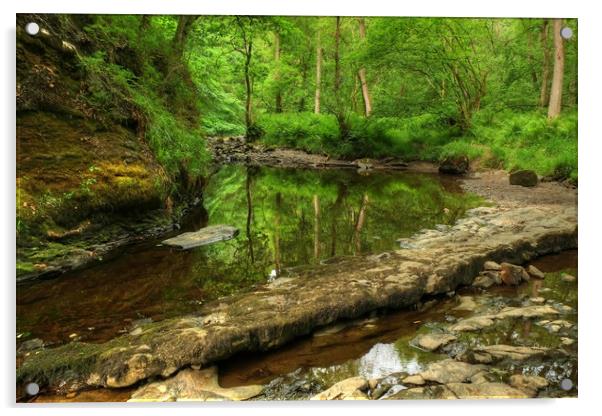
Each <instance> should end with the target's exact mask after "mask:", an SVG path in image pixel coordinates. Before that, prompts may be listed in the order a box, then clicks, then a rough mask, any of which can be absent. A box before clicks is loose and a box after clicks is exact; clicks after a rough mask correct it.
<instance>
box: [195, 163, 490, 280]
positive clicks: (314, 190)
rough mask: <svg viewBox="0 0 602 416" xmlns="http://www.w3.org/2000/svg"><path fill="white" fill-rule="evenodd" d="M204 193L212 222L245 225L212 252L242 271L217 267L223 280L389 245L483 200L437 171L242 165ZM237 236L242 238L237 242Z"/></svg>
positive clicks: (267, 273)
mask: <svg viewBox="0 0 602 416" xmlns="http://www.w3.org/2000/svg"><path fill="white" fill-rule="evenodd" d="M204 200H205V207H206V209H207V212H208V213H209V224H229V225H233V226H236V227H238V228H239V229H241V230H245V231H244V234H243V235H242V236H241V237H242V238H240V237H239V238H238V239H235V240H233V241H231V242H228V243H220V244H217V245H216V247H219V250H218V249H216V250H214V254H215V256H216V257H215V258H212V259H210V260H207V261H211V262H215V263H221V264H222V266H221V269H223V270H229V271H230V273H235V274H236V275H229V276H224V274H223V273H219V274H220V276H222V279H225V280H224V281H222V282H220V283H219V284H220V285H221V286H224V287H225V286H226V282H230V283H232V284H233V287H238V286H240V285H239V284H238V283H235V282H234V281H236V282H238V281H240V282H242V281H245V282H247V283H249V282H261V281H265V279H267V277H268V276H270V275H272V276H276V275H279V274H280V271H281V270H282V269H286V268H289V267H294V266H302V265H308V264H313V263H316V262H319V261H321V260H323V259H326V258H329V257H334V256H345V255H355V254H366V253H372V252H380V251H386V250H391V249H394V248H396V243H395V240H397V239H398V238H401V237H407V236H409V235H411V234H413V233H415V232H417V231H418V230H420V229H421V228H432V227H433V226H434V225H435V224H438V223H443V224H446V223H449V221H450V216H449V214H446V212H453V213H456V212H464V210H465V209H467V208H469V207H473V206H476V205H477V204H478V202H479V200H478V199H476V198H475V197H473V196H470V195H466V194H461V193H450V192H448V191H446V189H445V188H444V186H443V185H442V184H441V183H440V182H439V180H438V178H437V177H436V176H427V175H418V174H408V173H382V172H379V173H374V174H371V175H368V176H360V175H357V174H356V173H355V172H351V171H343V170H329V171H317V170H295V169H286V170H285V169H273V168H245V167H242V166H236V165H230V166H225V167H223V168H222V169H221V170H220V171H219V172H217V173H216V174H215V175H214V176H213V177H212V178H211V180H210V182H209V184H208V186H207V189H206V192H205V196H204ZM445 208H447V210H445ZM238 241H244V244H239V247H238V248H237V249H236V250H234V248H233V247H231V246H233V245H236V244H238V243H237V242H238ZM245 256H246V258H244V257H245ZM216 266H217V264H216ZM243 268H246V269H243ZM211 284H214V285H218V284H217V283H211Z"/></svg>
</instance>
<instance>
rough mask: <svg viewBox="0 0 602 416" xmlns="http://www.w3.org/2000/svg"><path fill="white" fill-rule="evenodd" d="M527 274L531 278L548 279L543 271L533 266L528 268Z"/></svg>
mask: <svg viewBox="0 0 602 416" xmlns="http://www.w3.org/2000/svg"><path fill="white" fill-rule="evenodd" d="M527 273H529V275H530V276H531V277H535V278H536V279H545V277H546V275H545V274H544V273H543V272H542V271H541V270H539V269H538V268H537V267H535V266H533V265H530V266H529V267H528V268H527Z"/></svg>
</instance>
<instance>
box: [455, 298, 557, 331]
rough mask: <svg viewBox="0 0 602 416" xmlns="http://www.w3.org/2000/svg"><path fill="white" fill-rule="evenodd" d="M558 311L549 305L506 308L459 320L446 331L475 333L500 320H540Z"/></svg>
mask: <svg viewBox="0 0 602 416" xmlns="http://www.w3.org/2000/svg"><path fill="white" fill-rule="evenodd" d="M558 314H560V311H559V310H557V309H556V308H554V307H552V306H550V305H532V306H523V307H508V308H504V309H502V310H501V311H500V312H498V313H494V314H485V315H477V316H473V317H471V318H466V319H461V320H460V321H458V322H457V323H455V324H453V325H450V326H449V327H448V328H447V329H448V330H450V331H457V332H463V331H477V330H480V329H483V328H487V327H489V326H491V325H493V324H494V323H495V321H498V320H502V319H510V318H512V319H516V318H540V317H542V316H548V315H558Z"/></svg>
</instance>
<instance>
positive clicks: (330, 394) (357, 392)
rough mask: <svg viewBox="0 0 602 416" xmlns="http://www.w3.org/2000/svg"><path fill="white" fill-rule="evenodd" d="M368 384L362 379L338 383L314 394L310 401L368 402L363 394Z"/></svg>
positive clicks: (353, 378)
mask: <svg viewBox="0 0 602 416" xmlns="http://www.w3.org/2000/svg"><path fill="white" fill-rule="evenodd" d="M367 388H368V382H367V381H366V379H364V378H363V377H352V378H348V379H346V380H343V381H339V382H338V383H336V384H335V385H333V386H332V387H330V388H329V389H328V390H325V391H323V392H322V393H319V394H316V395H315V396H314V397H312V398H311V399H310V400H368V396H366V394H365V393H364V392H363V390H366V389H367Z"/></svg>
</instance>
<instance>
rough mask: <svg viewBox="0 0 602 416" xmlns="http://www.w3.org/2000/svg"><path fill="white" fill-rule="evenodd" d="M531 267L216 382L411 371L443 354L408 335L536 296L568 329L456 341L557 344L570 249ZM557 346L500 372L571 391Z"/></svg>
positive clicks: (329, 334)
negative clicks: (535, 272) (513, 280)
mask: <svg viewBox="0 0 602 416" xmlns="http://www.w3.org/2000/svg"><path fill="white" fill-rule="evenodd" d="M531 264H534V265H535V266H536V267H538V268H539V269H540V270H542V271H544V272H546V278H545V280H543V281H542V280H534V279H532V280H531V281H530V282H529V283H525V284H522V285H521V286H518V287H507V286H499V287H492V288H490V289H488V290H487V291H485V292H482V291H480V290H474V289H471V288H463V289H461V290H460V291H459V292H458V295H460V296H472V297H473V299H474V300H475V302H476V303H477V305H479V307H478V308H479V309H480V310H481V312H478V311H473V312H470V311H460V310H456V309H455V308H456V307H457V306H458V297H457V296H454V297H451V298H445V297H444V298H440V299H435V300H434V302H433V301H432V302H431V303H430V304H429V305H430V306H429V307H428V309H426V310H410V311H409V310H404V311H398V312H393V313H389V314H386V315H381V316H372V317H366V318H364V319H360V320H356V321H350V322H346V323H340V324H337V325H334V326H331V327H328V328H325V329H323V330H321V331H317V332H315V333H314V334H313V335H312V336H309V337H306V338H303V339H300V340H297V341H295V342H292V343H290V344H289V345H287V346H285V347H283V348H279V349H277V350H274V351H271V352H267V353H263V354H257V353H255V354H243V355H239V356H235V357H232V358H230V359H228V360H226V361H224V362H221V363H218V367H219V372H220V384H221V385H222V386H223V387H232V386H240V385H250V384H267V383H269V382H270V381H277V380H278V377H284V379H283V383H285V384H289V385H293V384H295V383H300V384H306V383H318V384H319V385H322V386H324V387H323V388H326V387H329V386H331V385H332V384H334V383H336V382H338V381H341V380H344V379H346V378H349V377H353V376H356V375H361V376H363V377H366V378H368V379H370V378H379V377H382V376H385V375H388V374H391V373H395V372H408V373H415V372H418V371H421V370H423V369H425V367H426V366H427V365H428V364H429V363H431V362H434V361H438V360H442V359H444V358H447V355H445V354H437V353H430V352H424V351H421V350H419V349H417V348H414V347H412V346H410V344H409V342H410V340H412V339H413V338H414V337H415V336H416V335H417V333H421V332H430V331H432V330H433V329H434V328H436V327H440V326H444V325H446V324H448V323H449V322H452V321H454V320H456V319H458V318H464V317H467V316H471V315H473V314H478V313H482V311H487V310H489V309H490V308H496V307H497V308H499V307H502V306H504V305H510V306H520V305H521V304H523V303H524V302H525V301H526V300H527V299H528V298H530V297H535V296H541V297H544V298H546V300H547V301H548V302H551V303H552V304H555V303H561V304H564V305H568V306H571V307H572V308H573V310H574V312H573V313H571V314H569V315H567V316H565V317H564V318H563V319H567V320H569V321H570V322H572V323H574V324H575V327H574V328H573V329H572V330H571V333H570V334H552V333H550V332H549V331H547V330H545V329H544V328H543V327H541V326H539V325H537V324H536V323H535V322H533V321H532V320H512V321H511V322H507V323H502V324H501V325H499V324H498V325H495V326H494V327H492V328H490V329H486V330H484V331H481V332H480V333H477V334H465V335H463V336H462V342H463V343H466V344H468V345H474V344H478V343H479V342H481V343H484V344H495V343H511V344H512V345H528V346H541V347H552V348H558V347H559V345H558V344H559V341H560V338H561V337H562V336H563V335H565V336H567V335H570V336H572V337H574V338H576V336H577V333H576V331H577V328H576V326H577V325H576V324H577V306H578V305H577V283H576V282H571V283H568V282H564V281H562V279H561V274H562V273H563V272H566V273H570V274H572V275H574V276H577V251H576V250H572V251H566V252H563V253H560V254H557V255H549V256H545V257H542V258H540V259H537V260H535V261H533V262H532V263H531ZM535 321H537V320H535ZM564 349H565V350H566V351H568V352H569V355H568V356H567V357H557V358H555V359H548V360H544V361H535V362H526V363H519V364H517V365H516V366H510V367H509V368H508V369H507V370H509V371H510V374H515V373H524V374H532V375H539V376H543V377H546V379H548V381H549V382H550V387H549V388H547V389H546V390H545V391H544V392H543V393H542V395H544V396H575V395H576V392H577V388H576V387H577V374H578V373H577V342H575V344H573V345H571V346H569V347H564ZM564 378H570V379H571V380H572V381H573V383H574V386H575V387H574V388H573V389H572V390H571V391H568V392H567V391H563V390H562V389H560V388H559V383H560V381H561V380H562V379H564ZM134 389H135V388H134ZM134 389H133V388H128V389H118V390H107V389H98V390H91V391H84V392H80V393H78V394H77V395H75V396H73V397H69V398H67V397H65V396H54V395H50V396H40V397H38V398H37V399H39V401H44V402H45V401H60V402H63V401H125V400H127V399H128V398H129V397H130V395H131V393H132V392H133V391H134ZM268 391H269V388H268ZM268 397H270V396H268ZM272 398H277V396H275V397H272Z"/></svg>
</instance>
